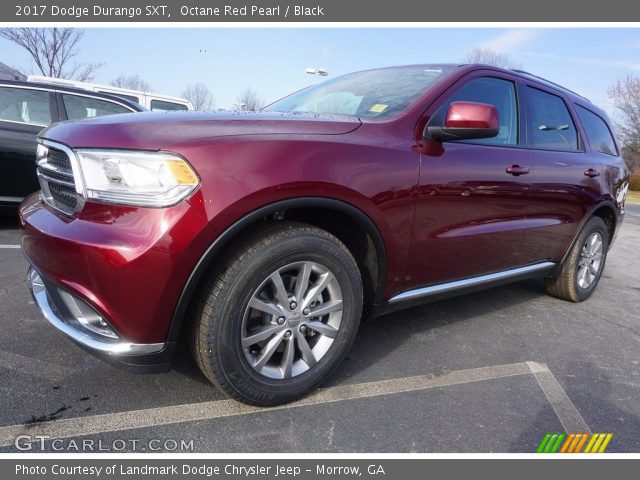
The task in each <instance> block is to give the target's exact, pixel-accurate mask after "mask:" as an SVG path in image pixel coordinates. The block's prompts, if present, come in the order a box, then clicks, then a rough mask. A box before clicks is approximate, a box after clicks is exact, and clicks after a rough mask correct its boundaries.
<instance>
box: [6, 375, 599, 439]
mask: <svg viewBox="0 0 640 480" xmlns="http://www.w3.org/2000/svg"><path fill="white" fill-rule="evenodd" d="M532 365H533V366H531V365H530V364H529V363H527V362H523V363H513V364H509V365H496V366H491V367H482V368H474V369H470V370H459V371H454V372H448V373H445V374H443V375H440V376H436V375H419V376H415V377H405V378H395V379H392V380H381V381H377V382H369V383H361V384H356V385H341V386H337V387H330V388H325V389H320V390H318V391H317V392H316V393H314V394H312V395H309V396H308V397H306V398H303V399H302V400H299V401H297V402H294V403H290V404H287V405H281V406H278V407H272V408H260V407H251V406H248V405H243V404H241V403H238V402H236V401H234V400H217V401H211V402H202V403H191V404H186V405H175V406H169V407H158V408H149V409H145V410H132V411H127V412H118V413H109V414H102V415H94V416H87V417H75V418H68V419H62V420H55V421H51V422H43V423H38V424H31V425H28V426H27V425H9V426H6V427H0V446H2V447H4V446H9V445H13V443H14V440H15V438H16V437H17V436H18V435H21V434H24V433H27V434H29V435H48V436H50V438H69V437H77V436H82V435H91V434H99V433H107V432H115V431H122V430H131V429H136V428H147V427H154V426H159V425H171V424H177V423H184V422H193V421H197V420H214V419H216V418H223V417H231V416H236V415H250V414H260V413H264V412H271V411H275V410H287V409H294V408H300V407H305V406H310V405H320V404H326V403H333V402H341V401H347V400H356V399H362V398H371V397H377V396H381V395H393V394H398V393H404V392H415V391H419V390H427V389H430V388H438V387H447V386H451V385H459V384H463V383H471V382H479V381H483V380H492V379H498V378H505V377H512V376H518V375H532V374H533V375H538V374H542V375H547V377H543V379H545V380H546V381H548V376H549V375H550V376H551V377H553V374H551V372H550V371H549V370H548V368H547V367H546V365H543V364H536V363H532ZM536 378H537V377H536ZM541 386H542V384H541ZM545 386H547V383H546V382H545ZM558 387H559V384H558ZM560 388H561V387H560ZM543 390H544V388H543ZM552 391H554V392H555V390H553V389H552ZM545 395H546V391H545ZM547 397H548V398H549V395H547ZM552 398H555V396H553V395H552ZM561 403H562V402H561ZM569 403H570V402H569ZM552 405H553V404H552ZM572 405H573V404H572ZM574 408H575V407H574ZM554 410H556V409H555V407H554ZM558 411H560V413H561V414H563V415H564V414H565V410H563V409H562V408H561V409H559V410H556V413H558ZM580 418H582V417H580ZM565 421H567V419H566V418H565V419H564V421H563V420H562V419H561V423H562V424H563V425H565V423H564V422H565ZM583 421H584V420H583ZM569 425H570V424H569ZM569 431H571V430H569ZM573 431H587V429H581V430H580V429H579V430H573Z"/></svg>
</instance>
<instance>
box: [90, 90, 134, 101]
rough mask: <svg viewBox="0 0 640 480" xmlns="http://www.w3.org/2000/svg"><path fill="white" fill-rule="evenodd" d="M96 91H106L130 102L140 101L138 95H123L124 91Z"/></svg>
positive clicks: (102, 91)
mask: <svg viewBox="0 0 640 480" xmlns="http://www.w3.org/2000/svg"><path fill="white" fill-rule="evenodd" d="M98 92H101V93H108V94H109V95H115V96H116V97H121V98H124V99H125V100H129V101H131V102H136V103H140V99H139V98H138V97H136V96H135V95H125V94H124V93H120V92H109V91H107V90H98Z"/></svg>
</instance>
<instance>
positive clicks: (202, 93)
mask: <svg viewBox="0 0 640 480" xmlns="http://www.w3.org/2000/svg"><path fill="white" fill-rule="evenodd" d="M182 96H183V97H184V98H186V99H187V100H189V101H190V102H191V103H192V104H193V108H194V109H195V110H199V111H202V112H206V111H209V110H213V107H215V104H216V101H215V98H213V95H212V94H211V92H210V91H209V88H207V86H206V85H205V84H204V83H200V82H198V83H194V84H190V85H187V88H185V89H184V91H183V92H182Z"/></svg>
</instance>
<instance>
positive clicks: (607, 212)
mask: <svg viewBox="0 0 640 480" xmlns="http://www.w3.org/2000/svg"><path fill="white" fill-rule="evenodd" d="M593 217H599V218H601V219H602V220H603V221H604V223H605V224H606V225H607V228H608V230H609V246H611V242H612V240H613V238H614V235H615V230H616V227H617V223H618V217H617V215H616V207H615V205H614V204H613V203H612V202H609V201H606V202H602V203H599V204H598V205H595V206H594V207H592V208H591V209H590V210H589V211H588V212H587V213H586V215H585V216H584V217H583V219H582V221H581V222H580V225H579V227H578V228H577V229H576V232H575V234H574V236H573V239H572V240H571V243H570V244H569V247H568V248H567V250H566V251H565V252H564V255H563V256H562V260H561V261H560V263H558V268H560V266H562V265H564V262H565V260H566V259H567V257H568V256H569V254H570V252H571V250H572V249H573V246H574V245H575V243H576V241H577V240H578V237H579V236H580V232H581V231H582V229H583V228H584V226H585V224H586V223H587V222H588V221H589V220H590V219H591V218H593Z"/></svg>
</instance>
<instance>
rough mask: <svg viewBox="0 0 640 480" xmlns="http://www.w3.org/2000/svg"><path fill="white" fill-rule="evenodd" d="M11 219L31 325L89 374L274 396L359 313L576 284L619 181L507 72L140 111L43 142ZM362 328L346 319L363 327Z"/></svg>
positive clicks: (615, 226)
mask: <svg viewBox="0 0 640 480" xmlns="http://www.w3.org/2000/svg"><path fill="white" fill-rule="evenodd" d="M39 142H40V145H39V148H38V160H37V163H38V165H37V168H38V174H39V178H40V185H41V191H40V192H39V193H37V194H34V195H32V196H30V197H28V198H27V199H25V201H24V203H23V204H22V206H21V211H20V216H21V223H22V226H23V228H24V233H23V240H22V243H23V249H24V252H25V254H26V256H27V258H28V260H29V262H30V263H31V265H32V268H31V270H30V272H29V279H30V285H31V289H32V292H33V295H34V297H35V300H36V302H37V304H38V305H39V307H40V308H41V309H42V311H43V312H44V314H45V316H46V317H47V318H48V320H49V321H50V322H51V323H52V324H53V325H54V326H55V327H57V328H58V329H59V330H62V331H63V332H65V333H66V334H67V335H68V336H70V337H71V338H72V339H73V340H75V342H77V343H78V344H80V345H81V346H83V347H85V348H86V349H89V350H90V351H92V352H94V353H96V354H98V355H101V356H103V357H104V358H106V359H109V360H117V361H118V362H120V363H123V364H127V365H130V366H135V367H144V368H152V367H156V368H166V367H167V366H168V365H169V364H170V359H171V356H172V353H173V352H174V348H175V345H176V343H177V342H178V340H179V339H183V338H185V339H187V340H188V342H189V343H190V346H191V350H192V352H193V355H194V357H195V359H196V361H197V363H198V365H199V366H200V368H201V369H202V371H203V372H204V374H205V375H206V376H207V378H208V379H209V380H211V382H213V383H214V384H216V385H217V386H219V387H220V388H221V389H222V390H223V391H224V392H226V393H227V394H228V395H229V396H231V397H233V398H235V399H238V400H240V401H243V402H247V403H251V404H257V405H274V404H278V403H282V402H288V401H291V400H293V399H295V398H297V397H299V396H301V395H303V394H305V393H306V392H309V391H310V390H311V389H313V388H314V387H316V386H317V385H318V384H320V383H321V382H322V381H323V380H324V379H326V378H327V376H328V375H330V374H331V372H332V371H333V370H334V369H335V368H336V367H337V366H338V365H339V364H340V362H341V361H342V359H343V358H344V357H345V355H346V354H347V351H348V350H349V347H350V346H351V343H352V342H353V340H354V337H355V335H356V331H357V329H358V325H359V322H360V318H361V317H362V316H363V315H375V314H380V313H382V312H388V311H391V310H392V309H396V308H403V307H407V306H412V305H415V304H416V303H418V302H423V301H426V300H433V299H437V298H442V297H444V296H448V295H452V294H454V293H462V292H467V291H470V290H474V289H479V288H485V287H488V286H492V285H496V284H500V283H505V282H509V281H515V280H519V279H523V278H528V277H533V276H540V277H544V279H545V285H546V289H547V291H548V292H549V293H550V294H551V295H554V296H556V297H559V298H562V299H566V300H569V301H573V302H579V301H582V300H585V299H586V298H588V297H589V295H591V293H592V292H593V291H594V289H595V288H596V285H597V284H598V281H599V280H600V277H601V275H602V271H603V269H604V265H605V260H606V256H607V251H608V250H609V247H610V246H611V244H612V242H613V240H614V238H615V235H616V233H617V232H618V230H619V228H620V224H621V222H622V218H623V214H624V200H625V195H626V191H627V186H628V181H627V179H628V174H627V170H626V168H625V166H624V164H623V162H622V160H621V157H620V154H619V147H618V146H617V144H616V142H615V140H614V136H613V135H612V130H611V126H610V122H609V121H608V119H607V116H606V114H605V113H604V112H603V111H602V110H600V109H599V108H597V107H595V106H594V105H593V104H591V103H590V102H589V101H588V100H586V99H585V98H583V97H581V96H579V95H576V94H574V93H572V92H570V91H568V90H566V89H564V88H562V87H559V86H558V85H556V84H553V83H551V82H548V81H545V80H543V79H540V78H538V77H535V76H532V75H530V74H526V73H524V72H517V71H508V70H502V69H498V68H494V67H490V66H486V65H460V66H453V65H419V66H406V67H394V68H383V69H377V70H370V71H364V72H359V73H353V74H349V75H346V76H343V77H340V78H336V79H334V80H331V81H328V82H326V83H323V84H319V85H316V86H313V87H310V88H308V89H305V90H302V91H300V92H298V93H295V94H293V95H291V96H289V97H286V98H284V99H283V100H280V101H278V102H276V103H274V104H272V105H271V106H269V107H267V108H265V109H264V110H263V111H261V112H258V113H227V114H184V113H180V114H171V113H160V114H157V113H143V114H135V115H118V116H113V117H103V118H96V119H92V120H83V121H73V122H63V123H61V124H58V125H55V126H52V127H50V128H48V129H46V130H45V131H43V132H42V134H41V135H40V139H39ZM363 312H364V313H363Z"/></svg>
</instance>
